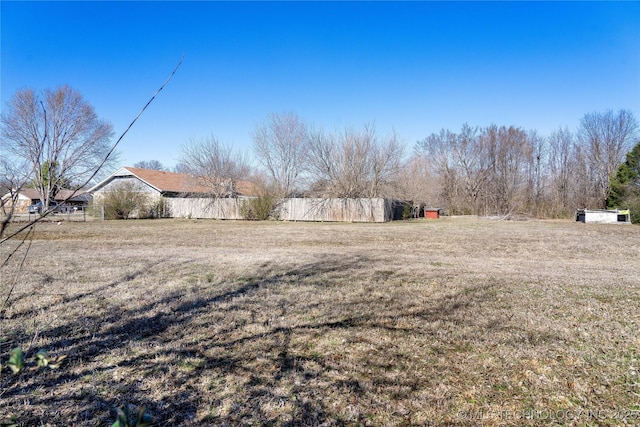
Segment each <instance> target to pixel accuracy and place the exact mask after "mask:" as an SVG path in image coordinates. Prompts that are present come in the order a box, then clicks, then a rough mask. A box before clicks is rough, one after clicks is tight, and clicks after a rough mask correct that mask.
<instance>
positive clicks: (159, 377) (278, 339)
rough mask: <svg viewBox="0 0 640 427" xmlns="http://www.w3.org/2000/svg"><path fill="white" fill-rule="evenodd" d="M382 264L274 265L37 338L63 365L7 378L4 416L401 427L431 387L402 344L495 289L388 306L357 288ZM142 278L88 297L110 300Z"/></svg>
mask: <svg viewBox="0 0 640 427" xmlns="http://www.w3.org/2000/svg"><path fill="white" fill-rule="evenodd" d="M374 263H375V260H374V259H371V258H366V257H359V256H354V257H326V258H322V259H320V260H319V261H317V262H313V263H308V264H305V265H301V266H294V267H291V268H287V267H286V266H269V265H265V266H263V267H262V269H261V270H259V271H258V272H257V273H256V274H255V275H253V276H252V277H246V278H244V279H243V280H242V281H239V282H238V283H235V284H233V283H228V282H223V283H198V284H196V285H194V286H193V287H192V288H191V289H190V290H189V292H185V291H184V290H182V291H175V292H173V293H170V294H168V295H164V296H161V297H157V298H154V297H152V296H151V297H149V299H147V300H145V301H144V302H143V303H140V304H128V305H126V306H112V307H108V309H106V310H105V311H104V312H103V313H100V314H98V315H96V314H87V315H86V316H82V317H80V318H77V319H75V320H74V321H73V322H69V323H67V324H63V325H61V326H57V327H53V328H50V329H48V330H45V331H42V333H41V335H42V336H43V337H46V338H47V341H48V344H47V349H48V350H49V351H50V352H51V353H54V354H67V355H68V356H69V357H68V362H67V363H66V365H65V366H64V367H63V368H62V369H60V370H59V371H46V372H42V373H36V374H33V375H31V374H29V375H23V376H16V377H11V378H10V380H9V381H8V382H6V383H5V384H4V390H2V392H1V393H2V395H1V396H0V397H1V398H2V400H3V402H2V403H1V404H0V409H2V410H3V411H5V412H8V413H9V414H13V415H15V416H16V417H17V418H18V419H19V420H20V422H22V423H24V424H25V425H35V424H41V423H43V422H49V423H52V424H56V425H57V424H62V423H73V424H76V425H106V424H109V423H110V422H112V421H113V419H114V413H115V412H114V408H115V407H118V406H122V405H126V404H131V405H134V406H138V407H139V406H146V407H147V408H148V412H149V413H150V414H151V415H152V416H153V417H154V419H155V420H156V422H157V423H158V425H175V426H177V425H201V424H203V423H204V424H209V425H278V426H298V425H348V424H352V423H361V424H366V423H369V422H370V421H371V420H370V417H371V416H372V414H386V415H385V416H386V418H385V419H386V420H387V422H388V423H390V424H399V423H400V422H405V421H406V419H407V417H408V416H409V415H410V414H408V413H407V412H406V411H393V410H392V409H390V408H391V407H392V406H393V405H394V402H396V403H397V402H405V401H406V400H407V399H410V398H411V396H412V395H413V394H414V393H416V392H418V391H419V390H421V389H422V388H424V387H429V384H421V383H420V381H418V380H416V379H415V378H414V377H413V375H411V372H404V371H403V369H405V370H406V369H410V366H411V365H410V363H409V355H407V354H405V353H406V350H402V351H400V350H398V349H396V348H394V347H393V340H398V341H401V340H406V339H407V338H408V337H409V338H411V337H415V336H418V335H420V334H426V335H428V334H430V333H431V332H430V331H427V330H424V329H423V328H421V326H420V325H423V324H424V323H425V322H434V321H447V320H450V321H455V322H460V321H464V320H463V318H464V316H462V315H461V314H460V312H462V311H464V310H465V309H467V308H468V307H469V305H472V304H476V303H478V302H481V301H483V300H485V299H488V298H490V296H489V295H490V293H489V292H488V289H486V288H485V287H481V286H476V287H469V288H465V289H461V290H458V291H457V292H453V293H449V294H447V295H446V296H442V297H440V298H439V299H435V300H433V301H430V302H429V303H428V305H427V306H425V307H422V308H419V307H418V308H416V306H415V304H414V303H413V302H412V301H404V300H397V301H384V304H383V303H382V302H381V301H379V299H375V298H370V297H368V296H367V295H366V293H365V294H364V295H363V294H362V292H359V293H358V292H353V291H352V290H351V289H350V286H351V284H352V282H354V280H353V279H351V278H353V277H358V275H362V276H364V277H366V275H367V274H369V273H370V271H371V266H372V265H373V264H374ZM147 268H149V269H151V268H153V265H148V266H147ZM139 274H142V271H139V272H137V273H132V274H128V275H126V276H125V277H123V278H121V279H120V280H119V281H116V282H113V283H110V284H108V285H105V286H103V287H100V288H96V289H95V290H93V291H91V292H90V294H91V295H96V294H104V295H108V294H109V292H112V290H113V288H114V287H116V286H121V285H127V284H129V283H130V282H131V280H133V279H135V277H137V275H139ZM88 295H89V293H79V294H77V295H76V296H75V297H73V299H69V300H67V301H66V303H74V304H81V303H82V300H83V298H86V297H87V296H88ZM316 296H317V298H316ZM399 318H402V319H403V320H404V323H405V324H409V325H411V326H409V327H402V326H398V325H397V321H398V319H399ZM85 325H94V326H93V327H92V328H93V329H92V331H91V333H88V332H89V331H88V330H87V328H86V326H85ZM25 402H28V404H25Z"/></svg>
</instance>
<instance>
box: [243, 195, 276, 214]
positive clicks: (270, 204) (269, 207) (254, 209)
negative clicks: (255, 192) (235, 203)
mask: <svg viewBox="0 0 640 427" xmlns="http://www.w3.org/2000/svg"><path fill="white" fill-rule="evenodd" d="M277 204H278V199H277V198H276V197H275V196H273V195H271V194H268V193H267V194H264V195H261V196H259V197H255V198H252V199H248V200H244V201H243V202H242V205H240V215H242V217H243V218H244V219H248V220H254V221H264V220H267V219H269V218H270V217H272V214H273V212H274V208H275V207H276V205H277ZM274 219H275V218H274Z"/></svg>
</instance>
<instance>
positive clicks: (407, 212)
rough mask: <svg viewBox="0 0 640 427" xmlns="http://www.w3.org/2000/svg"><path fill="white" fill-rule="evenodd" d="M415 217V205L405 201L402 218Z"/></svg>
mask: <svg viewBox="0 0 640 427" xmlns="http://www.w3.org/2000/svg"><path fill="white" fill-rule="evenodd" d="M410 218H413V207H412V206H411V205H410V204H408V203H405V204H404V205H403V206H402V219H410Z"/></svg>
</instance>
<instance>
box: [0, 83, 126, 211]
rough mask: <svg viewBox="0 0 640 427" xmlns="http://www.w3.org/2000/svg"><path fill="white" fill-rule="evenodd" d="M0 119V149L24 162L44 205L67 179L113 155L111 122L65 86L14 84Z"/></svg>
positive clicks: (91, 171) (87, 172) (78, 177)
mask: <svg viewBox="0 0 640 427" xmlns="http://www.w3.org/2000/svg"><path fill="white" fill-rule="evenodd" d="M1 120H2V140H3V146H4V147H3V148H4V155H8V156H10V157H12V158H14V159H16V161H17V162H20V163H22V164H24V165H26V167H27V168H28V170H29V173H30V174H32V175H33V179H32V184H33V185H34V187H36V188H37V190H38V191H39V193H40V199H41V201H42V203H43V206H44V207H45V209H46V208H47V207H48V206H49V202H50V201H51V200H53V198H54V197H55V195H56V193H57V191H58V190H59V189H60V188H61V187H63V186H64V185H65V184H66V183H69V182H82V181H84V180H85V179H87V177H90V176H92V175H93V174H94V173H95V172H96V170H98V169H100V168H101V167H102V166H103V165H104V163H105V159H111V161H113V160H114V157H112V156H111V157H110V156H109V154H110V153H111V151H112V146H111V144H110V140H111V137H112V135H113V130H112V126H111V124H109V123H107V122H105V121H103V120H101V119H99V118H98V116H97V115H96V113H95V111H94V108H93V106H91V105H90V104H89V103H88V102H87V101H85V100H84V99H83V97H82V95H81V94H80V93H79V92H77V91H75V90H73V89H72V88H70V87H69V86H61V87H58V88H57V89H55V90H45V91H44V92H43V93H42V94H39V93H36V92H35V91H34V90H32V89H24V90H19V91H18V92H16V93H15V94H14V96H13V98H12V99H11V101H10V102H9V104H8V106H7V109H6V110H5V112H3V114H2V119H1ZM108 161H109V160H107V162H108Z"/></svg>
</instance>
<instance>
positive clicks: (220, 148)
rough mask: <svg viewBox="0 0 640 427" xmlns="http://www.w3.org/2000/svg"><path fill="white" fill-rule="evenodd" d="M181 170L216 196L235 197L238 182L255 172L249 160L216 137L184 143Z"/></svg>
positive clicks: (180, 163) (179, 167)
mask: <svg viewBox="0 0 640 427" xmlns="http://www.w3.org/2000/svg"><path fill="white" fill-rule="evenodd" d="M178 169H179V170H180V171H182V172H183V173H187V174H188V175H191V176H192V177H193V178H194V184H197V185H200V186H202V187H205V188H206V190H207V192H208V193H209V194H210V195H211V196H213V197H235V196H236V195H237V184H238V181H240V180H243V179H246V178H247V177H248V176H249V175H250V173H251V167H250V166H249V163H248V161H247V159H246V157H245V156H244V155H243V154H241V153H238V152H234V150H233V147H231V146H230V145H224V144H222V143H220V142H219V141H218V139H217V138H216V137H215V136H210V137H208V138H205V139H202V140H191V141H189V142H188V143H186V144H184V145H183V146H182V149H181V153H180V161H179V166H178Z"/></svg>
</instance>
